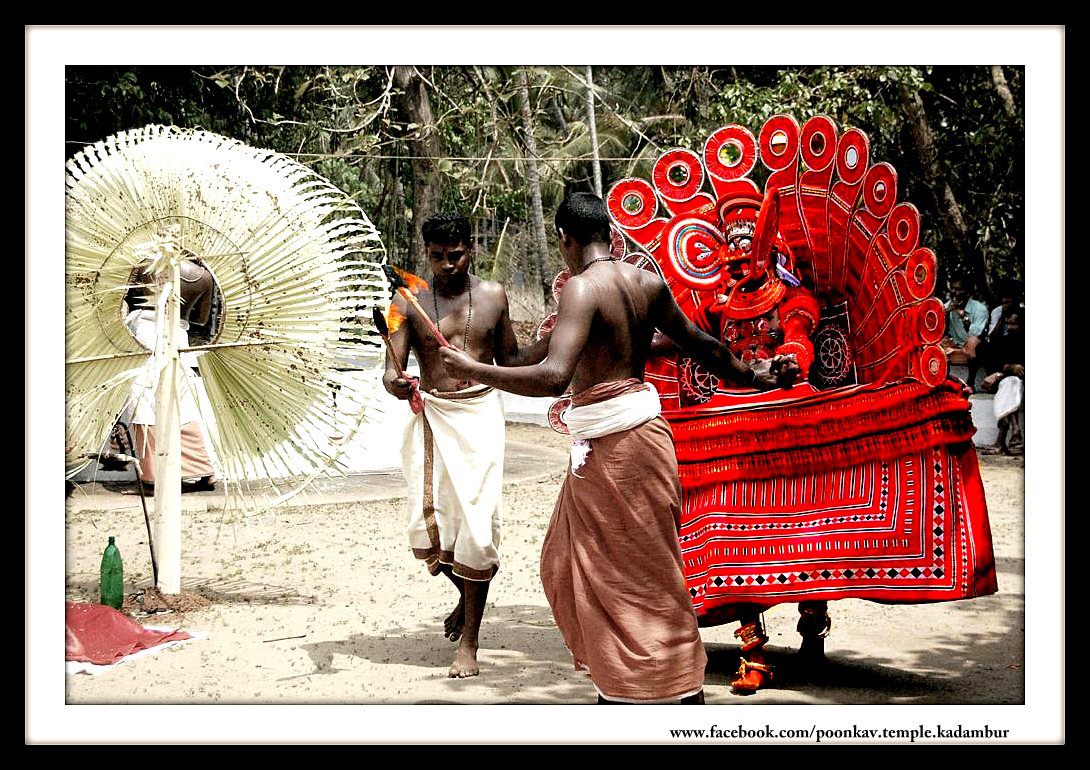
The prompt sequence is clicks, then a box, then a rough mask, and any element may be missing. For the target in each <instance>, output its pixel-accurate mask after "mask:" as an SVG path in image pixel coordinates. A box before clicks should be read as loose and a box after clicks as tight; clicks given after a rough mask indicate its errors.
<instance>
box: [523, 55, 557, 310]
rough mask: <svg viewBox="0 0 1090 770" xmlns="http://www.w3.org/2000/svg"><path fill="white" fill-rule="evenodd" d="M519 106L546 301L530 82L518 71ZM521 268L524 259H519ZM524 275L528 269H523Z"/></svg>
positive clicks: (537, 259)
mask: <svg viewBox="0 0 1090 770" xmlns="http://www.w3.org/2000/svg"><path fill="white" fill-rule="evenodd" d="M519 86H520V87H519V105H520V107H521V109H522V134H523V136H522V141H523V144H524V145H525V147H526V183H527V184H528V185H529V186H530V213H531V215H532V217H533V223H534V245H535V247H536V248H535V249H534V261H535V262H536V264H537V274H538V278H539V280H540V281H541V294H542V297H544V299H545V301H546V302H548V301H549V295H550V294H551V293H552V286H551V283H550V281H549V279H548V277H547V276H546V275H545V254H546V252H547V251H548V250H549V244H548V241H547V240H546V238H545V213H544V212H543V211H542V209H541V177H540V176H539V175H538V172H537V145H536V144H535V142H534V121H533V117H532V116H531V115H530V81H529V79H528V78H527V77H526V70H524V69H522V70H519ZM523 264H524V268H525V267H528V266H526V265H525V259H524V260H523ZM527 272H529V270H528V269H527Z"/></svg>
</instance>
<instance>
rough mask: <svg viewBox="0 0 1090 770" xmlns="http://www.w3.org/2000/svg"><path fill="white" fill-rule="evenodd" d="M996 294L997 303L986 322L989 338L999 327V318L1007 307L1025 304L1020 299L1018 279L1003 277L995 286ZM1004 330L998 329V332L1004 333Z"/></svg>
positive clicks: (1020, 291)
mask: <svg viewBox="0 0 1090 770" xmlns="http://www.w3.org/2000/svg"><path fill="white" fill-rule="evenodd" d="M996 295H997V296H998V297H999V304H998V305H996V306H995V307H993V308H992V313H991V320H990V321H989V323H988V337H989V338H990V337H992V336H994V335H995V330H996V328H997V327H999V319H1001V318H1002V317H1003V313H1004V312H1006V310H1007V309H1008V308H1012V307H1020V308H1024V307H1025V306H1026V304H1025V303H1024V302H1023V301H1022V284H1021V282H1020V281H1015V280H1012V279H1010V278H1004V279H1003V280H1001V281H999V283H998V285H997V286H996ZM1004 331H1005V330H1004V329H1000V334H1002V333H1004Z"/></svg>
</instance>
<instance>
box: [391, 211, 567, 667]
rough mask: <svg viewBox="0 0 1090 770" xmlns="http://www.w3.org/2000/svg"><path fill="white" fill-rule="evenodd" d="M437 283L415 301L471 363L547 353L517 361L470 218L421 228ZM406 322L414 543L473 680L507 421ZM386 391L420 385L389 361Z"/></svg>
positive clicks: (540, 346)
mask: <svg viewBox="0 0 1090 770" xmlns="http://www.w3.org/2000/svg"><path fill="white" fill-rule="evenodd" d="M421 231H422V234H423V236H424V245H425V249H426V251H427V256H428V262H429V264H430V267H431V273H432V280H431V287H430V289H424V290H422V291H420V293H419V294H418V296H417V300H418V301H419V303H420V306H421V307H422V308H423V309H424V310H425V312H426V313H427V314H428V316H429V317H430V318H431V320H432V321H434V322H436V323H437V324H438V326H439V329H440V331H441V332H442V333H443V336H444V337H446V339H447V341H448V342H449V343H450V344H451V345H453V346H454V347H455V348H457V349H458V350H459V351H460V352H462V354H463V355H465V356H466V357H467V358H468V359H469V360H472V361H476V362H485V363H489V364H491V363H493V362H495V363H498V364H501V365H507V366H511V365H518V364H523V363H529V362H532V361H539V360H541V357H542V356H543V355H544V353H545V351H546V349H547V346H548V343H547V342H544V341H543V342H539V343H537V344H536V345H534V346H531V347H530V348H527V349H525V350H524V351H522V352H521V353H520V351H519V348H518V342H517V340H516V339H515V334H514V331H513V330H512V328H511V318H510V314H509V312H508V304H507V293H506V292H505V291H504V288H503V287H502V286H501V285H500V284H498V283H494V282H491V281H482V280H481V279H480V278H478V277H477V276H475V275H471V274H470V272H469V267H470V257H471V253H472V244H471V243H470V230H469V222H468V220H466V219H465V217H459V216H454V215H448V214H440V215H438V216H435V217H432V218H431V219H428V220H427V221H425V222H424V224H423V226H422V228H421ZM394 305H395V307H396V308H397V310H398V311H399V312H400V313H401V314H402V315H403V316H405V318H406V320H405V321H404V322H403V323H402V325H401V327H400V328H399V329H398V330H397V331H396V332H394V334H393V335H392V337H391V343H392V347H393V354H394V355H395V356H397V359H398V363H399V364H400V365H401V367H402V369H404V367H405V366H406V365H407V362H408V356H409V350H410V348H411V349H412V350H413V351H414V352H415V353H416V359H417V361H418V362H419V364H420V382H419V387H420V389H421V391H423V396H424V411H423V413H422V414H419V415H415V416H414V417H413V418H412V420H411V421H410V423H409V425H408V428H407V430H406V434H405V441H404V447H403V450H402V468H403V471H404V473H405V479H406V482H407V483H408V485H409V500H408V503H409V542H410V545H411V546H412V549H413V554H414V555H415V556H416V557H417V558H419V559H423V560H424V561H425V562H426V564H427V566H428V571H429V572H431V574H433V575H436V574H439V573H442V574H444V575H446V576H447V578H449V579H450V581H451V582H452V583H453V584H454V586H455V588H457V589H458V595H459V598H458V603H457V605H456V606H455V608H454V610H453V611H452V612H451V613H450V615H449V616H448V617H447V618H446V621H445V622H444V635H445V636H446V637H447V638H449V639H450V640H451V641H459V640H460V643H459V646H458V651H457V653H456V654H455V657H454V663H453V664H452V665H451V667H450V670H449V672H448V675H449V676H451V677H459V678H461V677H469V676H476V675H477V674H478V673H479V672H480V668H479V666H478V664H477V648H478V643H479V633H480V626H481V617H482V615H483V613H484V606H485V600H486V599H487V598H488V586H489V581H490V580H491V579H492V577H493V575H495V573H496V571H497V570H498V568H499V555H498V552H497V548H498V546H499V540H500V519H501V517H502V501H501V497H500V493H501V488H502V482H503V450H504V419H503V409H502V406H501V404H500V396H499V393H498V392H497V391H495V390H493V389H492V388H491V387H488V386H486V385H481V384H480V383H478V382H477V381H476V380H474V379H473V378H472V377H459V376H456V375H454V374H451V373H450V372H449V371H448V370H447V368H446V366H445V365H444V364H443V361H442V359H441V358H440V356H439V353H440V350H439V343H438V341H437V340H436V339H435V337H434V336H433V335H432V334H431V332H430V331H429V330H428V328H427V325H426V324H425V323H424V321H423V319H421V318H420V317H419V315H418V314H417V312H416V311H415V310H413V309H410V308H408V307H406V303H405V301H404V300H403V299H402V298H401V297H397V298H395V300H394ZM382 381H383V385H384V386H385V387H386V390H387V391H388V392H389V393H391V394H392V395H394V396H396V397H397V398H400V399H408V398H409V397H410V396H411V395H412V388H413V383H410V382H409V381H408V380H407V379H404V378H401V377H399V376H398V373H397V368H396V367H395V366H394V363H393V360H392V359H391V358H390V356H389V355H387V360H386V374H385V375H384V377H383V380H382Z"/></svg>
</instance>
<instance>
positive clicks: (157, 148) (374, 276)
mask: <svg viewBox="0 0 1090 770" xmlns="http://www.w3.org/2000/svg"><path fill="white" fill-rule="evenodd" d="M65 184H66V244H65V253H66V271H65V278H66V297H65V300H66V301H65V334H66V383H65V384H66V397H67V410H68V412H67V422H66V427H67V435H66V465H67V468H68V470H69V472H70V473H74V472H76V471H77V470H78V468H79V466H80V465H82V464H85V462H86V460H85V459H82V460H81V458H86V457H87V455H88V454H96V453H98V452H99V451H101V449H102V448H103V445H104V444H105V442H106V441H107V439H108V436H109V434H110V432H111V428H112V426H113V424H114V423H115V422H116V420H117V418H118V415H119V413H120V412H121V411H122V409H123V408H124V407H125V405H126V402H130V404H131V401H132V400H133V399H134V398H140V397H142V396H141V394H149V393H155V394H157V396H158V400H159V401H160V403H157V404H156V410H157V425H158V427H159V430H160V431H167V430H168V429H169V430H172V431H173V432H174V433H175V434H176V432H177V425H172V422H177V411H176V410H175V412H174V413H173V417H171V416H170V415H169V414H167V415H166V416H163V415H164V414H166V413H164V412H163V409H164V404H166V405H169V404H170V403H171V402H172V401H174V402H176V401H177V399H178V398H180V397H185V395H186V391H187V390H189V391H192V390H194V389H195V382H196V381H195V379H194V378H193V377H191V376H187V375H186V373H184V370H183V367H182V366H181V365H180V364H179V347H178V344H177V341H176V340H175V339H174V337H175V331H176V329H177V320H176V319H177V318H178V301H177V297H178V292H177V286H178V274H179V266H180V265H181V263H182V262H183V261H184V260H186V259H193V258H194V257H195V258H198V259H199V260H200V261H201V263H203V264H204V265H205V266H206V267H207V268H208V269H209V270H210V271H211V272H212V274H213V275H214V277H215V280H216V283H217V286H218V288H217V290H216V291H217V297H216V307H217V312H216V314H215V316H216V322H215V323H214V324H213V327H214V328H213V329H212V330H211V333H210V335H209V339H208V340H207V341H205V342H204V343H203V344H200V345H193V346H192V347H190V348H188V349H181V351H180V352H181V353H182V354H184V353H186V352H193V353H201V357H200V359H199V360H200V375H201V378H200V382H201V383H202V384H203V388H204V390H205V391H206V393H207V399H203V398H202V399H199V400H197V403H198V404H200V403H203V404H205V405H206V408H208V407H210V412H211V413H210V414H204V415H203V416H204V417H205V418H206V423H208V424H211V425H213V426H214V428H215V429H214V430H212V431H211V432H210V438H211V439H212V443H213V449H214V452H215V454H216V455H217V457H218V460H219V463H220V466H221V469H222V473H223V476H224V478H225V480H226V481H227V482H228V487H229V489H232V490H233V493H234V492H245V491H247V490H250V491H253V488H252V487H251V482H253V481H254V480H257V479H273V480H278V481H275V482H274V491H275V494H274V495H272V497H271V498H270V496H268V495H266V496H265V497H264V499H263V501H264V504H266V505H267V504H269V503H271V502H277V501H280V500H283V499H285V498H286V497H287V496H290V495H291V494H294V493H295V492H297V491H298V490H299V489H300V488H302V486H304V485H305V483H306V482H307V481H309V480H310V479H313V478H314V477H315V476H317V475H319V474H322V473H325V472H328V471H329V470H330V469H333V468H335V466H336V463H337V459H338V455H339V452H340V450H339V447H341V446H344V445H346V444H347V443H348V442H349V441H350V440H351V437H352V435H353V434H354V433H355V430H356V428H357V427H358V426H359V424H360V422H361V421H362V420H363V419H364V418H365V417H366V416H367V414H368V412H369V411H370V410H372V409H374V407H375V404H374V402H373V400H372V398H371V396H370V395H369V392H370V391H369V388H368V385H367V378H358V377H356V378H346V377H343V376H341V373H340V370H342V369H345V368H350V367H351V366H352V363H350V361H349V359H352V358H356V359H358V358H360V357H361V355H362V356H365V357H366V355H367V352H368V351H375V350H377V349H378V347H379V346H380V345H381V342H380V341H379V338H378V336H377V334H376V333H375V330H374V328H373V325H372V324H371V322H370V319H371V312H370V310H371V308H372V307H376V306H383V307H384V306H385V304H386V301H387V299H388V296H389V294H388V290H387V288H386V286H387V284H386V279H385V277H384V275H383V272H382V270H381V267H380V265H381V263H382V262H383V261H384V249H383V246H382V243H381V241H380V240H379V236H378V233H377V231H376V230H375V227H374V226H373V225H372V224H371V222H370V221H369V220H368V219H367V217H366V215H365V214H364V213H363V211H362V210H361V209H360V208H359V206H358V205H356V204H355V203H354V202H353V201H352V200H351V199H350V198H348V196H346V195H345V194H344V193H343V192H341V191H340V190H338V189H337V188H336V187H334V186H333V185H332V184H330V183H329V182H328V181H327V180H325V179H324V178H322V177H321V176H319V175H318V174H316V173H314V172H313V171H311V170H310V169H308V168H306V167H305V166H302V165H300V164H299V163H297V162H295V161H293V160H291V159H290V158H287V157H286V156H284V155H280V154H278V153H274V152H271V151H268V150H261V149H256V148H253V147H250V146H248V145H246V144H243V143H242V142H238V141H236V140H233V139H229V138H226V137H223V136H219V135H217V134H213V133H209V132H207V131H199V130H185V129H179V128H176V127H172V126H146V127H144V128H141V129H136V130H132V131H126V132H124V133H120V134H117V135H115V136H112V137H110V138H108V139H106V140H104V141H102V142H98V143H96V144H94V145H91V146H88V147H86V148H84V149H83V150H82V151H81V152H79V153H78V154H77V155H76V156H75V157H73V158H72V159H71V160H69V161H68V163H67V173H66V176H65ZM138 269H139V270H141V271H143V272H144V273H146V274H151V275H153V276H155V277H156V281H155V283H157V284H158V289H157V290H155V291H154V292H153V300H154V302H155V306H156V313H157V316H156V317H157V335H156V340H157V344H156V346H155V349H154V350H149V349H147V348H145V347H144V346H143V345H142V344H141V343H139V342H138V341H137V340H136V338H135V337H134V336H133V335H132V334H131V333H130V332H129V329H128V328H127V327H126V326H125V323H124V319H123V314H122V307H123V304H122V303H123V300H124V298H125V295H126V293H127V291H128V290H129V288H130V287H131V286H132V285H133V282H134V276H135V274H136V271H137V270H138ZM359 318H364V319H366V326H364V325H362V324H361V323H359V322H358V320H357V319H359ZM371 360H376V359H371ZM141 385H143V387H141ZM160 441H167V442H168V450H170V446H169V441H168V440H167V439H165V438H162V437H161V438H160ZM173 451H177V450H176V448H175V449H174V450H173ZM156 478H157V479H159V476H158V473H157V475H156ZM159 481H160V483H157V485H156V487H157V489H156V508H157V513H158V514H159V519H160V528H162V526H163V525H162V519H163V515H164V513H165V512H167V511H166V510H165V509H169V508H170V507H171V505H172V502H171V500H169V499H168V500H164V499H162V495H163V494H167V493H168V492H169V493H170V494H171V496H172V497H174V498H175V501H174V502H175V503H176V498H177V494H178V493H177V492H176V491H172V490H176V485H173V484H172V483H171V482H170V479H168V478H164V479H159ZM243 497H244V498H245V497H251V498H252V496H247V495H243ZM159 540H160V549H164V548H166V547H167V546H168V544H167V543H163V542H161V541H162V538H161V537H160V538H159ZM165 561H167V556H166V555H165V554H163V553H160V562H165ZM162 567H163V565H162V564H161V569H160V587H163V588H164V590H165V591H167V592H168V593H176V592H177V590H178V589H177V587H176V584H175V586H174V587H173V590H172V587H171V586H170V585H166V586H164V585H163V583H164V578H163V575H162V573H163V569H162ZM166 582H167V583H170V582H171V581H170V580H169V579H167V580H166Z"/></svg>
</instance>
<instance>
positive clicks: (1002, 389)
mask: <svg viewBox="0 0 1090 770" xmlns="http://www.w3.org/2000/svg"><path fill="white" fill-rule="evenodd" d="M992 408H993V409H994V410H995V419H996V420H1002V419H1003V418H1004V417H1006V416H1008V415H1011V414H1014V413H1015V412H1017V411H1018V410H1019V409H1021V408H1022V378H1021V377H1015V376H1014V375H1013V374H1009V375H1007V376H1006V377H1004V378H1003V379H1001V380H1000V381H999V388H998V389H997V390H996V391H995V400H994V401H992Z"/></svg>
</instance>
